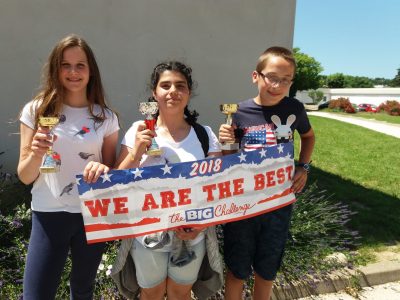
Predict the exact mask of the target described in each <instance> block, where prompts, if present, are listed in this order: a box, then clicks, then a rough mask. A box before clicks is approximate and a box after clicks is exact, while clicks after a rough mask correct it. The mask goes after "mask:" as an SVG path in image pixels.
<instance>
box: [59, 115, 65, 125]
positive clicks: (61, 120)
mask: <svg viewBox="0 0 400 300" xmlns="http://www.w3.org/2000/svg"><path fill="white" fill-rule="evenodd" d="M66 120H67V118H66V117H65V115H61V116H60V118H59V120H58V123H59V124H62V123H64V122H65V121H66Z"/></svg>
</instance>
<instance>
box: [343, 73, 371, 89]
mask: <svg viewBox="0 0 400 300" xmlns="http://www.w3.org/2000/svg"><path fill="white" fill-rule="evenodd" d="M344 82H345V83H344V87H346V88H372V87H374V82H373V80H372V79H370V78H368V77H365V76H350V75H345V77H344Z"/></svg>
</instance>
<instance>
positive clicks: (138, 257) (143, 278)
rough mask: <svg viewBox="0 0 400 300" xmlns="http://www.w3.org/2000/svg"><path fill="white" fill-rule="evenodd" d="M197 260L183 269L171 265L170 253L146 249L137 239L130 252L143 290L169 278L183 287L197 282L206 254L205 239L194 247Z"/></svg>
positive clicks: (134, 240)
mask: <svg viewBox="0 0 400 300" xmlns="http://www.w3.org/2000/svg"><path fill="white" fill-rule="evenodd" d="M192 250H193V251H194V252H195V253H196V258H195V259H194V260H192V261H191V262H190V263H189V264H187V265H185V266H183V267H177V266H173V265H171V262H170V258H171V253H170V252H158V251H153V250H151V249H147V248H145V247H144V246H143V245H142V244H141V243H140V242H138V241H137V239H133V247H132V250H131V251H130V253H131V255H132V258H133V261H134V262H135V267H136V277H137V281H138V284H139V286H140V287H141V288H152V287H155V286H157V285H159V284H160V283H161V282H163V281H164V280H165V279H166V278H167V277H169V278H171V279H172V280H173V281H174V282H176V283H178V284H182V285H188V284H193V283H195V282H196V280H197V277H198V274H199V270H200V266H201V263H202V262H203V258H204V256H205V254H206V243H205V239H203V240H201V241H200V242H199V243H197V244H195V245H193V246H192Z"/></svg>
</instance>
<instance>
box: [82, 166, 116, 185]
mask: <svg viewBox="0 0 400 300" xmlns="http://www.w3.org/2000/svg"><path fill="white" fill-rule="evenodd" d="M108 171H110V168H109V167H107V166H106V165H104V164H102V163H99V162H97V161H90V162H89V163H88V164H87V165H86V167H85V169H84V170H83V180H84V181H85V182H87V183H95V182H96V181H97V179H99V177H100V175H102V174H105V173H107V172H108Z"/></svg>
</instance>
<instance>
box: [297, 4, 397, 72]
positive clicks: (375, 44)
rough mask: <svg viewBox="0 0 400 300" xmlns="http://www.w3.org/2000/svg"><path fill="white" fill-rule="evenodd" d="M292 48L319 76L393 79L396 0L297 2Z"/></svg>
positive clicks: (394, 68)
mask: <svg viewBox="0 0 400 300" xmlns="http://www.w3.org/2000/svg"><path fill="white" fill-rule="evenodd" d="M296 2H297V4H296V18H295V29H294V42H293V46H294V47H298V48H300V52H302V53H304V54H307V55H309V56H311V57H313V58H314V59H316V60H317V61H318V62H319V63H320V64H321V66H322V67H323V68H324V71H323V72H322V74H324V75H330V74H334V73H343V74H345V75H352V76H366V77H369V78H376V77H383V78H387V79H393V78H394V77H395V76H396V75H397V69H398V68H400V0H297V1H296Z"/></svg>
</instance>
